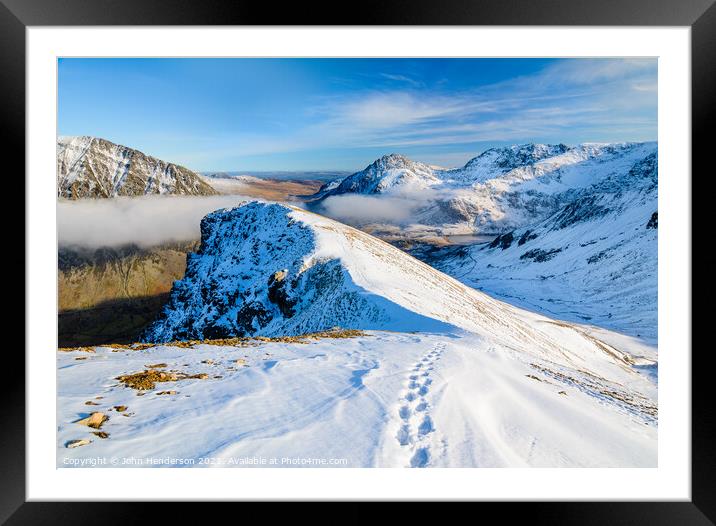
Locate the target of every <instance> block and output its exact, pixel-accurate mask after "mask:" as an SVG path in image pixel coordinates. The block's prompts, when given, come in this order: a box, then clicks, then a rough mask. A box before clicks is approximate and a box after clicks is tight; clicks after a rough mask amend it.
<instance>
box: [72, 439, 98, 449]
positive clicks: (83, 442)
mask: <svg viewBox="0 0 716 526" xmlns="http://www.w3.org/2000/svg"><path fill="white" fill-rule="evenodd" d="M91 443H92V441H91V440H87V439H86V438H81V439H78V440H69V441H68V442H67V443H65V447H66V448H69V449H73V448H76V447H80V446H86V445H87V444H91Z"/></svg>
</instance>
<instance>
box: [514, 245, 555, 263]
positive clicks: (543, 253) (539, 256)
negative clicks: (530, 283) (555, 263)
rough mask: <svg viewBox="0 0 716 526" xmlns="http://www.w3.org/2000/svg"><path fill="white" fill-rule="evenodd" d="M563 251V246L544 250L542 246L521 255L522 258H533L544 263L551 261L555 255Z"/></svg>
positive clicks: (536, 261)
mask: <svg viewBox="0 0 716 526" xmlns="http://www.w3.org/2000/svg"><path fill="white" fill-rule="evenodd" d="M560 252H562V249H561V248H552V249H550V250H542V249H540V248H533V249H532V250H528V251H527V252H525V253H524V254H522V255H521V256H520V259H531V260H532V261H534V262H535V263H543V262H545V261H549V260H550V259H552V258H553V257H554V256H556V255H557V254H559V253H560Z"/></svg>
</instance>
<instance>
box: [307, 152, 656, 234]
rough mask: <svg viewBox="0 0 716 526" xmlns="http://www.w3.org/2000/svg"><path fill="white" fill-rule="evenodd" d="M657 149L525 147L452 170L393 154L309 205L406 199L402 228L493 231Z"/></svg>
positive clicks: (327, 188) (549, 210)
mask: <svg viewBox="0 0 716 526" xmlns="http://www.w3.org/2000/svg"><path fill="white" fill-rule="evenodd" d="M655 151H656V143H617V144H581V145H578V146H566V145H564V144H557V145H547V144H522V145H515V146H509V147H505V148H492V149H489V150H487V151H485V152H483V153H482V154H480V155H479V156H477V157H475V158H473V159H471V160H470V161H468V162H467V163H466V164H465V166H463V167H462V168H456V169H449V170H441V169H434V168H433V167H431V166H429V165H426V164H423V163H419V162H415V161H411V160H410V159H408V158H406V157H404V156H402V155H398V154H391V155H386V156H384V157H381V158H380V159H378V160H377V161H375V162H374V163H372V164H371V165H370V166H368V167H367V168H365V169H364V170H362V171H360V172H357V173H355V174H352V175H350V176H348V177H346V178H345V179H342V180H340V181H332V182H330V183H327V184H325V185H324V186H323V187H322V188H321V189H320V190H319V191H318V192H317V193H316V194H315V195H314V196H313V199H314V204H313V207H314V209H315V210H316V211H318V212H320V211H321V210H322V203H323V202H325V200H326V199H328V198H330V197H337V196H342V195H349V194H361V195H372V196H380V195H389V196H407V197H408V198H410V199H413V200H414V202H415V209H414V211H413V213H412V214H411V215H410V218H409V219H408V220H407V221H406V226H411V225H412V226H416V225H421V226H427V227H430V228H432V229H433V230H434V231H435V232H437V233H440V234H468V233H474V232H481V233H495V234H498V233H502V232H506V231H509V230H512V229H515V228H520V227H522V226H525V225H529V224H531V223H535V222H538V221H540V220H542V219H545V218H547V217H548V216H550V215H551V214H553V213H555V212H556V211H557V210H559V209H560V208H561V207H562V206H564V205H565V204H566V203H568V202H570V201H571V199H572V198H573V196H574V193H575V191H577V190H580V189H582V188H586V187H589V186H592V185H595V184H598V183H599V182H600V181H601V180H602V179H604V178H607V177H610V176H612V175H614V174H619V173H626V172H628V171H629V170H630V169H631V168H632V166H634V165H635V164H636V163H637V162H639V161H641V160H642V159H644V158H645V157H647V156H648V155H650V154H652V153H653V152H655ZM358 226H362V225H358Z"/></svg>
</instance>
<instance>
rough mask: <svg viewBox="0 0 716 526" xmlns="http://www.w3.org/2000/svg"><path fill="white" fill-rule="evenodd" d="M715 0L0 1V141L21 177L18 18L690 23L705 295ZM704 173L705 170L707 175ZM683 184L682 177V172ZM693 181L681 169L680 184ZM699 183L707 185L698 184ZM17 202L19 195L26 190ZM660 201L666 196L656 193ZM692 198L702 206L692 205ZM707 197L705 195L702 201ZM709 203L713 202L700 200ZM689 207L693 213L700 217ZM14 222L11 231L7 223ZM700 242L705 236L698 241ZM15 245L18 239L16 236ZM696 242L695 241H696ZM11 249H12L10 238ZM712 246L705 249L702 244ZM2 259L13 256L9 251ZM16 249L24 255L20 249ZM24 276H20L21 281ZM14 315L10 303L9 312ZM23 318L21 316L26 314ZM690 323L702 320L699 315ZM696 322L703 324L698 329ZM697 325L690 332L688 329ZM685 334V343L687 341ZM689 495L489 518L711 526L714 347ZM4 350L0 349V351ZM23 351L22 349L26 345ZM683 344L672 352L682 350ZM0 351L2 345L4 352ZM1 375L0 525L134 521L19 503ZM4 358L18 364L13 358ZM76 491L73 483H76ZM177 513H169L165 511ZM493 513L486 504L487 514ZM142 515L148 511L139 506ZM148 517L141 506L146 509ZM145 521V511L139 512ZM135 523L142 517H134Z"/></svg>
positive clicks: (20, 407)
mask: <svg viewBox="0 0 716 526" xmlns="http://www.w3.org/2000/svg"><path fill="white" fill-rule="evenodd" d="M714 1H715V0H651V1H650V0H601V1H598V0H539V1H522V2H520V1H504V0H502V1H500V0H482V1H469V0H440V1H439V2H437V1H432V2H431V1H430V0H412V1H408V0H400V1H398V0H393V1H385V0H384V1H378V0H366V1H363V2H361V3H360V6H359V8H356V9H346V8H345V6H344V5H342V4H340V3H333V5H332V6H323V5H318V4H317V3H316V4H315V5H314V6H312V7H311V6H308V5H307V4H305V3H286V4H285V5H281V7H280V8H279V7H277V6H275V5H273V4H271V3H261V2H248V1H222V0H203V1H201V2H199V1H191V0H122V1H121V2H119V1H112V0H0V38H2V44H1V45H0V79H1V80H0V96H1V97H0V101H2V102H1V104H0V107H1V110H0V111H1V112H2V118H1V119H0V125H1V126H2V127H3V128H4V133H3V137H4V140H3V147H4V149H5V150H6V152H13V155H12V159H13V162H15V163H16V165H15V166H13V169H14V170H15V173H23V174H24V173H25V166H24V156H23V155H22V154H21V153H20V152H23V151H24V139H25V89H26V86H25V30H26V27H27V26H44V25H53V26H64V25H71V26H77V25H97V26H103V25H162V26H166V25H194V26H196V25H317V24H320V25H373V24H375V25H576V26H582V25H584V26H593V25H605V26H614V25H616V26H689V27H691V37H692V42H691V59H692V79H691V80H692V167H693V168H692V170H693V173H701V172H703V175H701V176H700V179H698V189H699V192H698V193H693V192H692V196H693V198H695V199H694V200H693V201H692V210H693V212H692V224H693V228H694V230H693V236H692V240H693V245H692V246H693V250H694V251H695V250H697V249H698V250H702V248H701V247H703V246H705V247H706V248H705V250H702V253H701V255H700V257H698V258H696V257H694V255H693V254H692V280H693V282H694V283H698V285H699V286H698V290H699V295H700V296H702V295H703V297H713V295H712V294H711V293H712V292H714V286H713V281H714V280H713V277H712V274H713V270H714V269H716V265H715V263H716V259H715V258H714V256H713V255H709V254H708V252H709V249H708V247H710V246H712V243H711V241H710V239H711V238H712V237H713V236H709V233H710V230H711V227H710V226H709V225H711V224H713V220H709V215H710V208H709V201H706V199H709V196H713V195H714V193H713V192H711V191H709V190H711V189H712V188H713V179H714V177H715V175H714V174H713V171H714V170H713V161H711V158H712V157H713V154H712V153H711V149H713V147H711V148H709V146H710V134H709V133H708V131H709V130H710V129H711V128H712V127H713V124H712V123H713V122H714V119H713V118H714V97H716V5H715V4H714ZM709 172H711V173H709ZM681 176H682V177H683V178H684V182H685V183H688V177H689V174H681ZM695 182H696V179H695V178H694V177H693V176H692V177H691V184H692V188H693V184H694V183H695ZM709 185H710V186H709ZM25 197H26V198H27V195H26V196H25ZM667 197H668V196H667ZM699 199H701V200H702V202H701V205H702V206H697V202H698V200H699ZM711 199H713V197H711ZM711 207H713V205H711ZM699 215H700V217H699ZM17 230H19V229H17ZM706 239H708V240H709V241H706V242H705V240H706ZM20 243H22V241H21V242H20ZM704 243H705V245H704ZM18 246H19V245H18ZM711 252H712V251H711ZM16 253H17V256H14V259H13V262H14V263H15V264H17V265H19V263H18V262H17V258H24V255H22V256H20V254H21V252H20V250H19V249H18V250H17V252H16ZM22 254H24V251H23V252H22ZM29 279H32V276H30V275H28V274H27V271H26V274H25V283H26V284H27V282H28V280H29ZM17 310H18V311H19V308H18V309H17ZM23 313H24V314H25V315H26V316H30V315H32V313H31V312H26V313H25V311H24V309H23ZM692 315H693V317H692V320H693V321H692V326H693V328H694V330H695V331H696V333H698V332H699V330H697V329H699V328H700V327H701V328H703V327H707V328H708V327H709V325H708V321H709V318H708V317H709V316H710V309H709V307H708V306H704V307H703V308H702V309H699V308H697V306H696V304H693V308H692ZM699 322H701V323H699ZM700 330H703V329H700ZM696 333H695V334H694V336H696ZM695 341H696V339H694V342H695ZM692 347H693V348H694V352H692V354H691V359H692V389H693V391H692V404H693V406H692V487H691V490H692V499H691V501H690V502H618V503H604V502H602V503H521V504H515V503H507V504H505V503H503V504H483V506H486V507H487V506H490V508H495V507H496V506H500V508H501V509H499V513H500V517H501V519H502V520H503V521H507V522H508V523H509V522H511V521H512V520H519V519H520V518H524V519H525V520H529V521H530V522H531V523H534V522H535V521H536V522H542V523H545V524H553V525H554V524H573V523H578V524H584V525H591V524H594V525H597V524H598V525H605V524H670V525H671V524H696V525H698V524H704V525H705V524H714V522H716V498H715V496H716V476H715V475H714V473H716V453H715V449H716V448H714V438H715V437H714V433H713V428H714V426H713V423H714V419H715V417H714V414H716V413H715V412H714V411H713V409H712V402H713V400H714V396H713V394H712V393H713V391H712V389H711V384H712V383H713V380H711V376H712V371H713V368H712V367H709V366H710V365H711V364H712V363H713V359H712V358H711V354H712V353H713V352H714V351H713V349H711V348H708V347H702V348H699V347H697V346H696V345H695V343H694V344H692ZM6 350H7V349H6ZM28 351H29V350H28V349H26V352H28ZM688 351H689V349H683V352H684V353H687V352H688ZM6 354H7V353H6ZM12 354H14V356H12V357H9V358H8V360H9V361H10V364H9V365H8V367H12V369H13V370H14V371H16V372H18V373H19V372H20V371H22V372H23V374H16V375H15V376H14V377H13V378H14V379H13V378H10V379H4V380H3V384H2V390H3V416H4V417H5V418H4V420H5V425H3V426H2V431H0V437H1V438H0V455H1V456H2V464H0V466H2V468H1V470H0V471H1V472H2V478H1V480H2V482H1V486H2V487H1V489H0V523H6V524H13V525H14V524H29V523H32V524H35V523H39V524H46V523H52V524H56V523H62V522H67V523H68V524H69V523H72V524H74V525H81V524H91V523H92V524H94V523H96V522H97V521H98V520H99V521H100V522H101V523H102V524H103V525H106V524H113V523H120V522H121V523H123V524H127V523H133V522H135V520H138V515H137V513H138V511H137V509H136V506H139V504H127V503H121V504H120V503H27V502H26V501H25V482H26V475H25V450H24V444H25V382H24V377H25V375H24V372H25V364H24V360H23V358H22V357H21V356H20V355H19V353H12ZM12 360H15V361H16V362H17V363H12ZM78 499H81V488H78ZM175 511H176V510H175ZM491 511H492V510H491ZM142 513H147V511H143V512H142ZM149 513H152V512H151V511H149ZM145 517H146V516H145ZM143 520H144V517H143Z"/></svg>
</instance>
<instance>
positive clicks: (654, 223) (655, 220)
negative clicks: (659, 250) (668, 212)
mask: <svg viewBox="0 0 716 526" xmlns="http://www.w3.org/2000/svg"><path fill="white" fill-rule="evenodd" d="M646 228H654V229H656V228H659V212H654V213H653V214H651V217H650V218H649V222H648V223H647V224H646Z"/></svg>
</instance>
